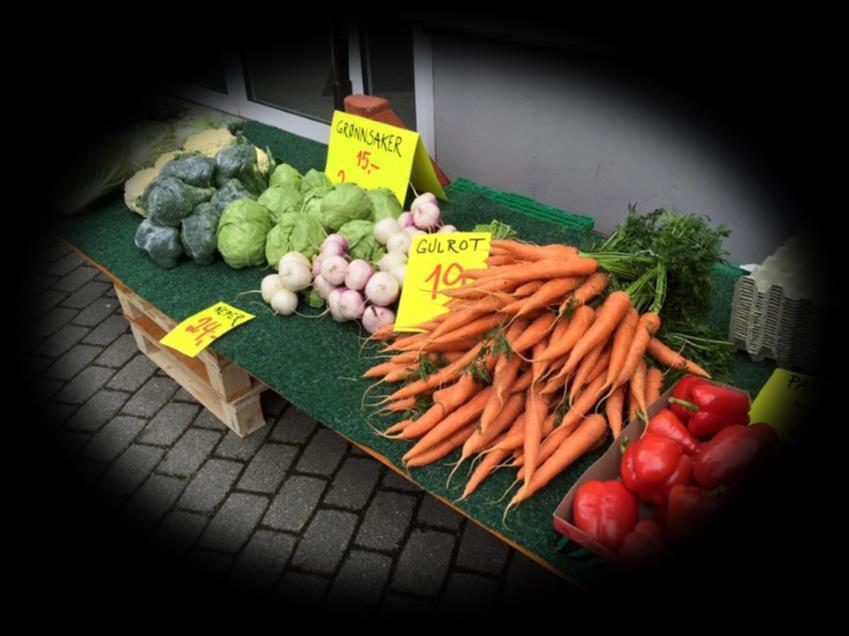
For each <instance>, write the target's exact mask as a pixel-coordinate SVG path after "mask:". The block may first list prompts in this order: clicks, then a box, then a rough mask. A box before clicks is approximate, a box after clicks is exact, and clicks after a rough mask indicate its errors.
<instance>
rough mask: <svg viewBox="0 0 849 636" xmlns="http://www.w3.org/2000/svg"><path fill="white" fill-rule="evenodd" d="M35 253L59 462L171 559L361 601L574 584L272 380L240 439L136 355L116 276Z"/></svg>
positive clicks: (483, 604) (44, 375)
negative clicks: (276, 389) (324, 421)
mask: <svg viewBox="0 0 849 636" xmlns="http://www.w3.org/2000/svg"><path fill="white" fill-rule="evenodd" d="M36 258H37V260H36V265H35V269H36V270H37V271H35V272H33V278H32V282H31V284H30V285H29V286H28V288H29V289H31V290H33V291H34V293H35V294H36V296H35V297H34V298H31V299H30V300H31V301H32V302H30V303H28V304H27V305H28V306H27V315H28V326H27V328H26V330H25V331H26V335H25V336H23V337H22V344H23V346H24V347H25V348H26V350H27V351H28V352H29V355H28V361H29V364H28V365H26V380H27V382H28V384H29V386H30V388H31V390H32V391H33V392H34V394H35V395H37V396H41V398H40V399H42V400H44V403H45V404H46V408H47V413H48V420H49V422H50V433H51V436H52V438H53V440H54V442H56V446H57V447H58V448H59V450H60V451H61V452H62V454H63V456H64V458H65V459H64V460H63V461H65V462H66V463H65V464H63V466H65V467H66V468H67V471H68V472H69V474H70V473H73V474H75V475H81V476H82V477H83V479H84V483H85V484H88V487H90V488H91V489H92V492H93V493H94V496H95V497H96V498H97V501H99V502H101V503H102V504H103V506H104V507H106V508H107V509H108V510H110V511H111V514H114V515H116V517H119V518H121V519H123V520H125V521H127V522H129V523H130V524H131V526H132V528H133V529H134V530H135V531H138V532H141V533H144V534H145V535H146V536H147V537H148V538H149V540H150V541H152V542H154V543H157V542H159V543H161V544H162V545H163V546H167V548H168V550H169V554H170V555H171V558H173V559H174V560H175V561H177V560H178V561H179V562H180V563H185V564H186V567H188V568H196V569H197V571H199V572H202V573H203V574H204V576H209V577H211V578H212V579H213V580H220V581H221V582H222V583H225V584H233V585H236V586H251V588H252V589H254V588H257V589H260V590H262V591H264V592H269V593H271V594H273V595H276V596H278V597H280V598H287V597H288V598H293V597H297V598H298V600H299V602H301V603H302V604H303V606H305V607H315V608H325V609H330V610H332V609H333V608H356V609H357V610H358V611H359V612H361V613H365V614H371V613H377V614H382V615H392V614H400V613H404V614H409V613H419V614H433V613H436V614H439V613H440V612H441V613H453V612H455V611H459V610H462V611H463V612H481V613H483V612H492V611H493V610H494V609H495V608H500V609H501V610H502V611H503V610H504V609H507V610H509V609H510V607H511V604H514V605H515V604H516V603H520V602H523V601H522V599H523V598H524V596H523V592H527V591H528V590H530V589H534V590H547V591H550V592H552V593H554V592H555V591H556V593H557V594H564V593H568V592H569V591H570V590H571V588H569V587H568V586H567V585H566V584H564V583H562V582H561V581H560V580H559V579H558V578H557V577H555V576H554V575H552V574H551V573H549V572H548V571H546V570H544V569H543V568H541V567H540V566H538V565H537V564H535V563H533V562H532V561H530V560H529V559H528V558H526V557H525V556H523V555H522V554H520V553H518V552H516V551H515V550H513V549H511V548H509V547H508V546H507V545H506V544H504V543H502V542H501V541H500V540H498V539H496V538H494V537H492V536H491V535H490V534H488V533H487V532H485V531H483V530H481V529H480V528H479V527H478V526H476V525H475V524H474V523H471V522H469V521H468V520H466V519H464V518H463V517H462V516H461V515H458V514H457V513H455V512H454V511H452V510H451V509H449V508H448V507H446V506H445V505H443V504H441V503H440V502H438V501H437V500H435V499H434V498H433V497H431V496H430V495H428V494H426V493H425V492H423V491H422V490H421V489H420V488H418V487H417V486H415V485H413V484H411V483H409V482H407V481H406V480H404V479H403V478H401V477H399V476H397V475H396V474H395V473H394V472H392V471H390V470H388V469H387V468H385V467H384V466H383V465H382V464H380V463H379V462H377V461H376V460H374V459H372V458H370V457H369V456H367V455H366V454H364V453H363V452H361V451H360V450H358V449H357V448H356V447H354V446H351V445H350V444H348V443H347V442H346V441H344V440H343V439H342V438H341V437H339V436H338V435H337V434H336V433H334V432H333V431H331V430H329V429H327V428H325V427H323V426H322V425H321V424H319V423H317V422H316V421H314V420H313V419H311V418H310V417H308V416H306V415H305V414H303V413H302V412H300V411H298V410H297V409H295V408H294V407H290V406H288V405H287V403H286V402H285V401H284V400H283V399H281V398H280V397H278V396H276V395H274V394H273V393H271V392H267V393H266V395H265V397H264V409H265V410H264V412H265V414H266V418H267V420H268V424H267V426H265V427H264V428H263V429H261V430H260V431H258V432H256V433H254V434H253V435H251V436H249V437H248V438H246V439H240V438H239V437H237V436H236V435H235V434H233V433H232V432H229V431H228V429H227V428H226V427H225V426H224V425H223V424H222V423H221V422H220V421H219V420H217V419H216V418H215V417H214V416H212V415H211V414H210V413H209V412H208V411H206V410H205V409H204V408H203V407H202V406H200V405H199V404H198V403H197V402H196V401H195V400H194V399H193V398H192V397H191V396H190V395H189V394H188V393H187V392H185V391H184V390H182V389H181V388H180V387H178V386H177V384H176V383H175V382H174V381H172V380H171V379H170V378H169V377H167V376H166V375H165V374H164V373H163V372H161V371H160V370H159V369H158V368H157V367H156V366H155V365H154V364H153V363H152V362H151V361H150V360H148V359H147V358H146V357H145V356H144V355H142V354H141V353H139V352H138V350H137V348H136V345H135V343H134V341H133V338H132V336H131V335H130V333H129V328H128V325H127V323H126V321H125V320H124V318H123V317H122V316H121V314H120V308H119V305H118V302H117V300H116V298H115V295H114V291H113V289H112V286H111V284H110V281H109V278H108V277H107V276H105V275H104V274H102V273H100V272H99V271H98V270H97V269H95V268H94V267H91V266H90V265H88V264H86V263H85V262H84V261H83V260H82V259H80V258H79V257H78V256H76V255H74V254H72V253H70V252H69V251H68V250H67V248H65V247H64V246H63V245H62V244H61V243H59V242H56V241H53V240H49V239H44V240H43V241H41V242H40V243H39V246H38V250H37V252H36ZM31 293H32V292H31ZM80 487H83V486H80Z"/></svg>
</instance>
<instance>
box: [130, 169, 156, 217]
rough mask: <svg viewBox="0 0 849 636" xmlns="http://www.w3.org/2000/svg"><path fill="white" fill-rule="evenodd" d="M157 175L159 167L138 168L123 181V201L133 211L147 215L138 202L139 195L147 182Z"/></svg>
mask: <svg viewBox="0 0 849 636" xmlns="http://www.w3.org/2000/svg"><path fill="white" fill-rule="evenodd" d="M158 175H159V168H144V169H143V170H139V171H138V172H136V173H135V174H134V175H133V176H132V177H130V178H129V179H127V181H126V183H124V203H126V205H127V207H128V208H130V209H131V210H132V211H133V212H136V213H138V214H141V215H142V216H147V215H146V214H145V211H144V208H142V206H141V205H140V203H139V200H140V199H141V195H142V194H143V193H144V190H145V188H147V186H148V184H149V183H150V182H151V181H153V180H154V179H155V178H156V177H157V176H158Z"/></svg>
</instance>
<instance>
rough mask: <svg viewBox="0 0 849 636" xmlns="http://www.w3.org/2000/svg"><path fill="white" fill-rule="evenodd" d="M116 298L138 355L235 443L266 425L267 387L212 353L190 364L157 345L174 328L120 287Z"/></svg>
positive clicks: (132, 293) (143, 302)
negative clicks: (168, 378) (202, 408)
mask: <svg viewBox="0 0 849 636" xmlns="http://www.w3.org/2000/svg"><path fill="white" fill-rule="evenodd" d="M115 293H116V295H117V296H118V301H119V302H120V303H121V309H122V310H123V312H124V317H125V318H126V319H127V321H128V322H129V323H130V328H131V329H132V332H133V338H135V341H136V344H137V345H138V347H139V350H140V351H141V352H142V353H144V354H145V355H146V356H147V357H148V358H150V359H151V360H153V362H154V363H155V364H156V365H157V366H158V367H159V368H160V369H162V370H163V371H165V373H167V374H168V375H169V376H171V377H172V378H173V379H174V380H176V382H177V383H178V384H179V385H180V386H182V387H183V388H184V389H186V391H188V392H189V393H190V394H191V395H192V397H194V398H195V399H196V400H197V401H198V402H200V403H201V404H203V405H204V406H205V407H206V408H207V409H209V410H210V411H211V412H212V413H213V415H215V416H216V417H217V418H218V419H220V420H221V421H222V422H224V423H225V424H226V425H227V426H228V427H229V428H230V429H231V430H232V431H233V432H234V433H236V434H237V435H238V436H239V437H245V436H247V435H250V434H251V433H253V432H254V431H256V430H257V429H259V428H261V427H262V426H264V425H265V417H264V416H263V414H262V407H261V405H260V401H259V399H260V394H261V393H262V392H263V391H264V390H265V389H266V386H265V385H264V384H262V383H261V382H259V381H258V380H256V379H255V378H253V377H252V376H250V375H249V374H248V373H247V372H245V371H244V370H243V369H241V368H240V367H238V366H236V365H235V364H233V363H232V362H230V361H229V360H228V359H227V358H225V357H223V356H221V355H219V354H217V353H216V352H215V351H213V350H212V349H205V350H204V351H201V352H200V353H199V354H198V355H197V356H195V357H194V358H190V357H188V356H186V355H184V354H182V353H180V352H179V351H176V350H174V349H172V348H170V347H166V346H165V345H163V344H160V342H159V341H160V340H161V339H162V337H163V336H164V335H165V334H166V333H168V332H169V331H171V329H173V328H174V327H175V326H176V324H177V323H176V322H174V321H173V320H172V319H171V318H169V317H168V316H166V315H165V314H164V313H162V312H161V311H159V310H158V309H157V308H156V307H154V306H153V305H151V304H150V303H149V302H147V301H146V300H144V299H143V298H141V297H140V296H138V295H137V294H135V293H134V292H133V291H132V290H131V289H129V288H128V287H126V286H125V285H123V284H122V283H121V282H120V281H115Z"/></svg>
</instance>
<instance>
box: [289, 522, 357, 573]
mask: <svg viewBox="0 0 849 636" xmlns="http://www.w3.org/2000/svg"><path fill="white" fill-rule="evenodd" d="M356 524H357V517H356V516H354V515H352V514H349V513H347V512H338V511H336V510H319V511H318V512H317V513H316V514H315V517H313V520H312V522H311V523H310V525H309V526H308V528H307V531H306V532H305V533H304V535H303V537H302V538H301V542H300V543H299V544H298V548H297V549H296V550H295V556H294V557H293V558H292V565H293V566H294V567H296V568H299V569H303V570H307V571H308V572H315V573H317V574H331V573H332V572H333V571H334V570H335V569H336V568H337V567H338V566H339V562H340V561H341V560H342V557H343V555H344V554H345V550H346V549H347V547H348V544H349V543H350V541H351V535H352V534H353V533H354V527H355V526H356Z"/></svg>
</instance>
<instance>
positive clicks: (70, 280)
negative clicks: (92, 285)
mask: <svg viewBox="0 0 849 636" xmlns="http://www.w3.org/2000/svg"><path fill="white" fill-rule="evenodd" d="M96 275H97V269H95V268H94V267H90V266H87V265H83V266H81V267H77V268H76V269H74V270H73V271H71V272H69V273H67V274H65V275H64V276H62V278H60V279H59V280H58V281H57V282H56V283H55V284H54V285H53V289H55V290H58V291H63V292H73V291H76V290H77V289H79V288H80V287H82V286H83V285H85V284H86V283H87V282H89V281H90V280H91V279H92V278H94V277H95V276H96Z"/></svg>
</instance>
